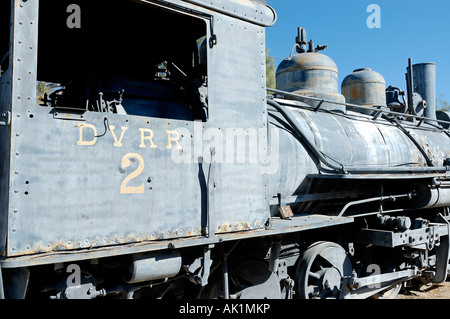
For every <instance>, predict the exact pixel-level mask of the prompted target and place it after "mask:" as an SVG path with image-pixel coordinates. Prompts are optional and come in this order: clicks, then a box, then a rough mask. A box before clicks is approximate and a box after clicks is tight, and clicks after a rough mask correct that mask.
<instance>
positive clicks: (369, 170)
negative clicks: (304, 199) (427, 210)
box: [267, 89, 449, 174]
mask: <svg viewBox="0 0 450 319" xmlns="http://www.w3.org/2000/svg"><path fill="white" fill-rule="evenodd" d="M268 90H270V91H274V92H277V93H281V94H289V95H291V94H290V93H288V92H283V91H280V90H275V89H268ZM292 95H293V94H292ZM294 96H297V95H294ZM304 98H311V99H315V100H323V99H317V98H312V97H304ZM326 102H330V103H335V102H333V101H326ZM267 104H269V105H270V106H272V107H274V108H275V109H276V110H277V111H278V112H280V113H281V115H283V117H284V118H285V119H286V120H287V121H288V123H289V124H290V125H291V127H292V129H293V131H294V132H295V134H296V135H297V137H298V138H299V139H300V140H301V141H302V143H303V144H304V146H305V147H306V148H307V149H308V151H310V152H311V153H312V154H314V155H315V156H316V157H317V158H318V159H319V160H320V162H322V163H323V164H325V165H326V166H328V168H330V169H332V170H334V171H336V172H340V173H344V174H390V173H446V172H447V171H448V170H449V169H448V168H447V167H435V166H431V167H389V168H387V167H378V168H373V167H354V166H345V165H344V164H339V165H336V164H335V163H333V162H331V161H330V160H329V159H328V158H327V157H326V156H325V155H324V154H322V152H321V151H320V150H319V149H318V148H317V147H316V146H315V145H314V144H313V143H312V142H311V141H310V140H309V139H308V138H307V137H306V136H305V134H303V132H302V130H301V127H300V126H299V125H298V123H297V120H296V119H295V118H294V116H293V115H292V112H291V111H290V110H289V109H288V108H287V107H286V106H284V105H282V104H280V103H278V102H276V101H275V100H273V99H270V98H268V99H267ZM344 104H346V103H344ZM355 106H356V105H355Z"/></svg>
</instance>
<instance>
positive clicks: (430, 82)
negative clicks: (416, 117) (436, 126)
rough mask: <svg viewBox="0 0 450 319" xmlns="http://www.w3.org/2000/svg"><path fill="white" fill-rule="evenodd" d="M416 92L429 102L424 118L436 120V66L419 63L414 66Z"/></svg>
mask: <svg viewBox="0 0 450 319" xmlns="http://www.w3.org/2000/svg"><path fill="white" fill-rule="evenodd" d="M413 74H414V76H413V78H414V88H413V90H414V92H416V93H418V94H420V95H421V96H422V98H423V99H424V100H425V101H427V107H426V108H425V110H424V116H425V117H428V118H431V119H434V120H435V119H436V64H435V63H418V64H414V65H413Z"/></svg>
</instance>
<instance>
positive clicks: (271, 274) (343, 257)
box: [0, 0, 450, 299]
mask: <svg viewBox="0 0 450 319" xmlns="http://www.w3.org/2000/svg"><path fill="white" fill-rule="evenodd" d="M276 20H277V16H276V12H275V10H273V9H272V8H271V7H270V6H268V5H267V4H266V3H265V2H264V1H262V0H239V1H238V0H208V1H206V0H135V1H131V0H121V1H115V2H114V3H112V2H111V1H106V0H96V1H87V0H70V1H67V0H39V1H38V0H34V1H27V0H11V1H2V2H1V3H0V32H1V33H0V58H1V61H0V62H1V68H0V69H1V72H0V75H1V77H0V106H1V112H2V121H1V123H0V138H1V140H2V143H1V144H0V156H1V161H0V162H1V165H0V177H1V178H0V238H1V239H0V280H1V281H0V297H1V298H53V299H90V298H99V297H106V298H168V299H170V298H223V299H249V298H260V299H263V298H283V299H290V298H306V299H316V298H346V299H349V298H369V297H378V298H387V297H391V298H392V297H395V295H396V294H397V293H398V292H399V289H401V287H402V286H403V285H404V284H405V283H407V282H411V281H412V280H417V281H420V282H423V283H439V282H443V281H444V280H446V277H447V271H448V261H449V218H450V217H449V215H450V214H449V206H450V172H449V171H450V138H449V137H450V135H449V134H450V133H449V131H448V128H449V124H450V121H449V114H448V113H445V112H436V107H435V87H434V84H435V70H436V66H435V64H433V63H420V64H413V63H412V61H409V64H408V67H407V79H408V81H407V88H406V91H402V90H401V89H400V88H398V87H394V86H389V87H388V88H386V83H385V80H384V78H383V77H382V76H381V75H380V74H379V73H377V72H375V71H373V70H371V69H369V68H363V69H357V70H355V72H353V73H352V74H350V75H348V76H347V77H346V78H345V79H344V81H343V82H342V84H341V92H340V91H339V85H338V70H337V67H336V64H335V63H334V62H333V61H332V60H331V59H330V58H329V57H327V56H326V55H325V54H323V53H321V52H320V51H322V50H323V49H324V46H316V47H315V46H314V43H313V42H312V41H309V42H308V41H307V40H306V31H305V30H304V29H302V28H299V29H298V36H297V38H296V39H295V45H294V47H293V48H292V52H291V54H290V56H289V57H288V58H286V59H285V60H283V62H282V63H281V64H280V65H279V67H278V69H277V72H276V79H277V87H276V88H267V87H266V73H265V72H266V67H265V28H266V27H270V26H271V25H273V24H274V23H275V22H276ZM36 81H40V83H52V84H53V86H54V87H55V88H56V90H54V91H52V92H51V93H49V94H45V95H43V96H42V97H41V98H37V97H36ZM267 90H268V91H270V93H271V94H270V95H268V94H267Z"/></svg>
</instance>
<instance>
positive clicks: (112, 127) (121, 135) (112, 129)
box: [109, 125, 128, 147]
mask: <svg viewBox="0 0 450 319" xmlns="http://www.w3.org/2000/svg"><path fill="white" fill-rule="evenodd" d="M115 129H116V127H115V126H113V125H110V126H109V130H110V131H111V133H112V136H113V138H114V146H117V147H122V140H123V136H124V135H125V131H126V130H127V129H128V128H127V127H122V133H120V137H119V140H117V136H116V133H115V132H114V130H115Z"/></svg>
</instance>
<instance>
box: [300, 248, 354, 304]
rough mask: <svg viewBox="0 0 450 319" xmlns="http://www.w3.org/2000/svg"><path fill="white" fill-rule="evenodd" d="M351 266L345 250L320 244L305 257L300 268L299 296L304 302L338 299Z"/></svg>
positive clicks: (305, 253) (309, 249)
mask: <svg viewBox="0 0 450 319" xmlns="http://www.w3.org/2000/svg"><path fill="white" fill-rule="evenodd" d="M351 272H352V264H351V262H350V258H349V257H348V255H347V253H346V251H345V250H344V248H342V247H341V246H340V245H338V244H335V243H332V242H317V243H315V244H313V245H311V246H309V248H308V249H307V250H306V251H305V252H304V253H303V255H302V257H301V259H300V260H299V263H298V266H297V272H296V273H297V292H298V295H299V297H300V298H302V299H325V298H336V299H337V298H339V294H340V289H341V284H342V279H343V277H344V276H350V275H351Z"/></svg>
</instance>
